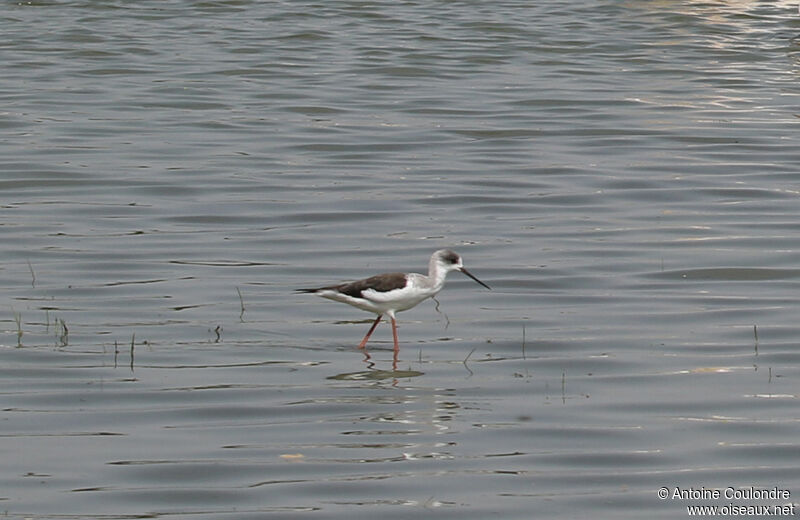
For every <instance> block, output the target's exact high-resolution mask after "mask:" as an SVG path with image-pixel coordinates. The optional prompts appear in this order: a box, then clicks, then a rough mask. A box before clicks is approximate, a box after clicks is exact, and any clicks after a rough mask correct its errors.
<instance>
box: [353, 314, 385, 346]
mask: <svg viewBox="0 0 800 520" xmlns="http://www.w3.org/2000/svg"><path fill="white" fill-rule="evenodd" d="M381 318H382V316H381V315H380V314H379V315H378V317H377V318H375V321H374V322H373V323H372V327H370V328H369V331H368V332H367V335H366V336H364V339H362V340H361V343H359V344H358V348H364V347H366V346H367V341H369V337H370V336H372V333H373V332H374V331H375V327H377V326H378V323H380V322H381Z"/></svg>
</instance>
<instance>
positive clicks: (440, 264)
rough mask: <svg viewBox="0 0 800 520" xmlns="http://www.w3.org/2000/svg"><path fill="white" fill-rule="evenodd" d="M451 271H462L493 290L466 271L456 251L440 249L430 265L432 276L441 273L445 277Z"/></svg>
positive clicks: (434, 254) (432, 257)
mask: <svg viewBox="0 0 800 520" xmlns="http://www.w3.org/2000/svg"><path fill="white" fill-rule="evenodd" d="M450 271H461V272H462V273H464V274H465V275H467V276H469V277H470V278H472V279H473V280H475V281H476V282H478V283H479V284H481V285H482V286H484V287H486V288H487V289H491V287H489V286H488V285H486V284H485V283H483V282H482V281H480V280H478V279H477V278H476V277H475V276H474V275H473V274H472V273H470V272H469V271H467V270H466V268H465V267H464V263H463V262H462V260H461V257H460V256H459V255H458V253H456V252H455V251H451V250H449V249H440V250H438V251H436V252H435V253H433V256H431V264H430V272H431V274H433V273H436V272H441V273H442V274H443V275H447V273H449V272H450Z"/></svg>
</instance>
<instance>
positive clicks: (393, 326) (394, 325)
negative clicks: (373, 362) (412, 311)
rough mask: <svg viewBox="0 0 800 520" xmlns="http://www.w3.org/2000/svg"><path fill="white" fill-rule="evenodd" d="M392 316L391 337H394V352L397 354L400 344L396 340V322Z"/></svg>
mask: <svg viewBox="0 0 800 520" xmlns="http://www.w3.org/2000/svg"><path fill="white" fill-rule="evenodd" d="M390 318H392V338H393V339H394V354H395V356H397V353H398V352H400V344H399V343H398V342H397V322H396V321H395V319H394V317H393V316H390Z"/></svg>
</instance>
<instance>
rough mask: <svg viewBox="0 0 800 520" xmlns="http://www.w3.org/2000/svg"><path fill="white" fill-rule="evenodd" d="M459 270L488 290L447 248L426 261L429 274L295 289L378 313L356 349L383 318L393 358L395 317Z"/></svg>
mask: <svg viewBox="0 0 800 520" xmlns="http://www.w3.org/2000/svg"><path fill="white" fill-rule="evenodd" d="M450 271H461V272H462V273H464V274H465V275H467V276H469V277H470V278H472V279H473V280H475V281H476V282H478V283H479V284H480V285H482V286H483V287H486V288H487V289H489V290H491V287H489V286H488V285H486V284H485V283H483V282H482V281H480V280H478V278H476V277H475V275H473V274H472V273H470V272H469V271H467V269H466V268H465V267H464V263H463V261H462V260H461V257H460V256H459V255H458V254H457V253H456V252H454V251H451V250H449V249H439V250H438V251H435V252H434V253H433V254H432V255H431V259H430V261H429V262H428V275H427V276H425V275H423V274H419V273H384V274H378V275H375V276H370V277H369V278H364V279H363V280H357V281H355V282H349V283H343V284H339V285H330V286H327V287H319V288H316V289H297V292H299V293H312V294H316V295H318V296H321V297H323V298H327V299H328V300H333V301H337V302H341V303H346V304H348V305H352V306H353V307H356V308H359V309H361V310H363V311H367V312H371V313H374V314H377V315H378V317H377V318H375V321H374V322H373V323H372V326H371V327H370V328H369V330H368V331H367V334H366V335H365V336H364V339H362V340H361V343H359V344H358V348H359V349H366V346H367V341H369V338H370V336H372V333H373V332H374V331H375V328H376V327H377V326H378V323H380V322H381V319H382V318H383V317H384V316H388V317H389V320H390V321H391V324H392V339H393V340H394V353H395V357H396V356H397V353H398V352H399V350H400V345H399V342H398V339H397V319H396V317H395V314H396V313H398V312H400V311H405V310H408V309H411V308H413V307H416V306H417V305H419V304H420V303H421V302H423V301H425V300H427V299H428V298H432V297H433V296H436V294H437V293H438V292H439V291H441V290H442V288H443V287H444V281H445V278H446V277H447V273H449V272H450Z"/></svg>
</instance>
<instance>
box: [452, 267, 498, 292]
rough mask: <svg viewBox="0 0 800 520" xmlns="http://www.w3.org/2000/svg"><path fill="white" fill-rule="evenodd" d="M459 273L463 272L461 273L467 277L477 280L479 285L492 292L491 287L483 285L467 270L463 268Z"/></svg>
mask: <svg viewBox="0 0 800 520" xmlns="http://www.w3.org/2000/svg"><path fill="white" fill-rule="evenodd" d="M459 271H461V272H462V273H464V274H465V275H467V276H469V277H470V278H472V279H473V280H475V281H476V282H478V283H479V284H481V285H482V286H484V287H486V288H487V289H489V290H490V291H491V290H492V288H491V287H489V286H488V285H486V284H485V283H483V282H482V281H480V280H478V279H477V278H475V275H474V274H472V273H470V272H469V271H467V270H466V269H464V268H463V267H462V268H461V269H459Z"/></svg>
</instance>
